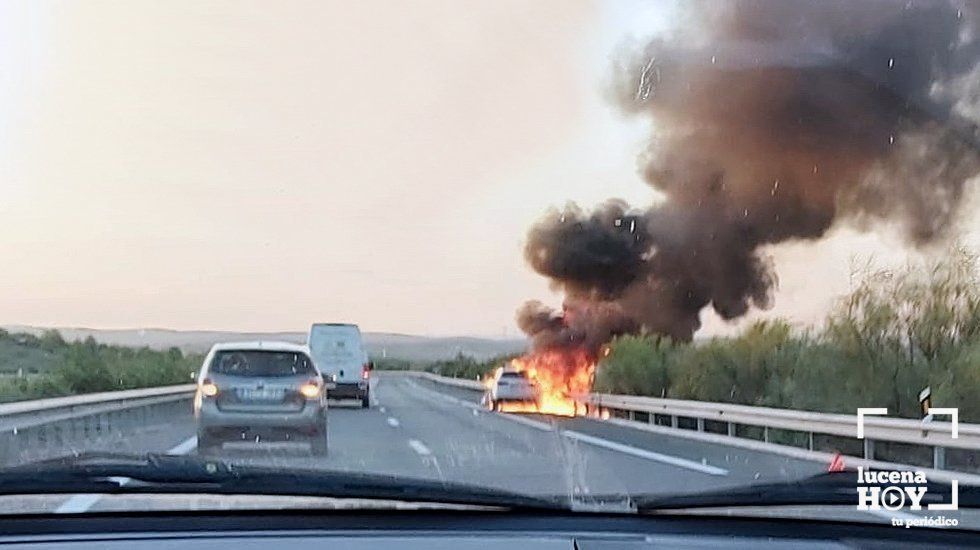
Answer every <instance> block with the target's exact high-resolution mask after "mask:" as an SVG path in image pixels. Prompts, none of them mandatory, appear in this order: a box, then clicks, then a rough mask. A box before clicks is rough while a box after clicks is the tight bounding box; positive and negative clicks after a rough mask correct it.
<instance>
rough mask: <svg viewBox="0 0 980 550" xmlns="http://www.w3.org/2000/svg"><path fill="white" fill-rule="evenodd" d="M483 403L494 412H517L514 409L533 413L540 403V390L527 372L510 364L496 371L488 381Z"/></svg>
mask: <svg viewBox="0 0 980 550" xmlns="http://www.w3.org/2000/svg"><path fill="white" fill-rule="evenodd" d="M484 401H485V403H486V405H487V407H489V408H490V409H492V410H495V411H508V412H517V411H515V410H514V409H515V407H516V408H517V409H520V410H526V409H530V410H528V411H527V412H535V411H537V410H538V408H539V404H540V401H541V388H540V387H539V386H538V383H537V382H536V381H535V380H533V379H532V378H531V377H530V376H529V375H528V373H527V371H524V370H520V369H518V368H516V367H515V366H514V365H512V364H511V365H508V366H506V367H501V368H499V369H497V370H496V372H495V373H494V376H493V378H491V379H490V380H489V381H488V384H487V394H486V396H485V397H484Z"/></svg>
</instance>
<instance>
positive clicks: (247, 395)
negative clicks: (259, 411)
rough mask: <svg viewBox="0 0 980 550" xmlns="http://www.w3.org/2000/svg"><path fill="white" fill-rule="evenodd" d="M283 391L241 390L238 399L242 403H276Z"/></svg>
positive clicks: (263, 389) (278, 389) (274, 389)
mask: <svg viewBox="0 0 980 550" xmlns="http://www.w3.org/2000/svg"><path fill="white" fill-rule="evenodd" d="M282 396H283V391H282V389H280V388H241V389H239V390H238V398H239V399H241V400H243V401H277V400H281V399H282Z"/></svg>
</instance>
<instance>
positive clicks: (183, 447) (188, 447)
mask: <svg viewBox="0 0 980 550" xmlns="http://www.w3.org/2000/svg"><path fill="white" fill-rule="evenodd" d="M196 448H197V436H196V435H194V436H191V437H188V438H187V439H185V440H184V441H181V442H180V443H179V444H178V445H177V446H175V447H174V448H173V449H170V450H169V451H167V454H168V455H186V454H187V453H189V452H191V451H193V450H194V449H196Z"/></svg>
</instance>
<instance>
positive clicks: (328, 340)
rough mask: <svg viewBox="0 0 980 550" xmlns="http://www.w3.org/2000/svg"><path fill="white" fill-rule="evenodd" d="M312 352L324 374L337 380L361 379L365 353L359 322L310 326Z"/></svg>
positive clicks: (309, 341)
mask: <svg viewBox="0 0 980 550" xmlns="http://www.w3.org/2000/svg"><path fill="white" fill-rule="evenodd" d="M308 344H309V347H310V354H311V355H312V356H313V362H314V363H316V366H317V368H318V369H320V372H321V373H323V375H324V376H330V377H333V379H334V380H336V381H337V382H358V381H360V380H361V370H362V369H363V368H364V363H365V362H366V360H365V357H366V355H365V353H364V349H363V346H362V345H361V331H360V329H358V328H357V325H346V324H327V323H317V324H315V325H313V326H312V327H311V328H310V336H309V338H308Z"/></svg>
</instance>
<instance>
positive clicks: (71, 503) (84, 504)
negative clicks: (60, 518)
mask: <svg viewBox="0 0 980 550" xmlns="http://www.w3.org/2000/svg"><path fill="white" fill-rule="evenodd" d="M100 498H102V495H98V494H91V493H87V494H84V495H72V496H71V498H69V499H68V500H66V501H64V502H62V503H61V506H58V507H57V508H56V509H55V511H54V513H56V514H81V513H82V512H86V511H88V509H89V508H91V507H92V505H94V504H95V503H96V502H98V501H99V499H100Z"/></svg>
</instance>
